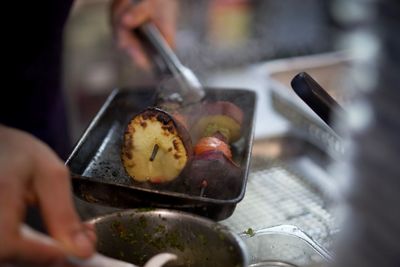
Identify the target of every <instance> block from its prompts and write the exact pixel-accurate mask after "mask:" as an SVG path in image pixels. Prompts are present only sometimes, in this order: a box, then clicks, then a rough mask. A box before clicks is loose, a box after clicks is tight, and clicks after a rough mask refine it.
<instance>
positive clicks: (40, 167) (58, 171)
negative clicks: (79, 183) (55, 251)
mask: <svg viewBox="0 0 400 267" xmlns="http://www.w3.org/2000/svg"><path fill="white" fill-rule="evenodd" d="M40 153H41V154H40V157H38V158H39V159H38V160H37V161H36V166H35V167H36V170H35V172H34V174H35V175H34V180H33V181H34V183H33V187H34V190H35V192H36V193H37V199H38V204H39V206H40V210H41V212H42V216H43V219H44V221H45V223H46V226H47V229H48V231H49V233H50V234H51V235H52V236H53V237H54V238H55V239H56V240H58V241H60V243H61V245H62V246H63V247H64V248H65V249H66V250H67V252H69V253H70V254H73V255H75V256H77V257H82V258H86V257H89V256H90V255H91V254H92V253H93V252H94V246H93V243H92V241H91V240H90V238H89V237H88V236H87V234H86V231H85V228H84V227H83V225H82V223H81V222H80V219H79V217H78V215H77V213H76V211H75V209H74V206H73V202H72V194H71V190H70V177H69V172H68V170H67V168H66V167H65V166H64V164H63V163H62V162H61V161H59V160H58V159H57V158H56V157H55V155H53V153H52V152H51V151H50V150H47V148H43V150H42V151H40Z"/></svg>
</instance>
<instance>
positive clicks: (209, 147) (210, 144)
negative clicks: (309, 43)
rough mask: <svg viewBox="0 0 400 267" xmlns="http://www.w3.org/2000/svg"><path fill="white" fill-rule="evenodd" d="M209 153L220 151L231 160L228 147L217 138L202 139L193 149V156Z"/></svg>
mask: <svg viewBox="0 0 400 267" xmlns="http://www.w3.org/2000/svg"><path fill="white" fill-rule="evenodd" d="M209 151H221V152H222V153H223V154H224V155H225V156H226V157H227V158H228V159H230V160H231V159H232V152H231V149H230V148H229V145H228V144H227V143H225V142H224V141H222V140H221V139H219V138H217V137H213V136H209V137H203V138H201V139H200V140H199V141H198V142H197V144H196V146H195V147H194V154H195V155H200V154H203V153H205V152H209Z"/></svg>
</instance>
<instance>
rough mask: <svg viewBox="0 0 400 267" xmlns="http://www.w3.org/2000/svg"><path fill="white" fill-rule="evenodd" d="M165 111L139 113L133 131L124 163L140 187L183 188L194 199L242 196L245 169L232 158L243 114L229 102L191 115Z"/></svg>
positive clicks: (128, 132)
mask: <svg viewBox="0 0 400 267" xmlns="http://www.w3.org/2000/svg"><path fill="white" fill-rule="evenodd" d="M162 107H163V109H160V108H148V109H146V110H145V111H143V112H141V113H139V114H137V115H136V116H135V117H134V118H133V119H132V120H131V121H130V123H129V125H128V127H127V130H126V132H125V136H124V143H123V149H122V162H123V165H124V167H125V170H126V171H127V173H128V174H129V176H131V177H132V178H133V179H134V180H135V181H137V182H146V181H148V182H151V183H153V184H154V183H156V184H168V182H173V183H181V184H182V185H184V186H186V189H187V192H188V193H190V194H192V195H199V196H206V197H213V198H219V199H221V198H229V197H232V196H235V195H237V193H238V191H239V190H240V188H241V180H240V177H241V168H240V167H239V166H238V165H237V164H236V163H235V162H234V160H233V159H232V158H233V155H232V151H231V149H230V144H232V143H233V142H235V141H237V140H238V139H239V138H240V136H241V131H242V129H241V125H242V122H243V112H242V110H241V109H240V108H239V107H237V106H236V105H234V104H233V103H231V102H227V101H216V102H213V103H210V102H208V103H201V104H199V105H198V106H197V107H194V108H191V109H190V110H185V111H182V110H181V109H180V107H179V106H175V105H164V106H162ZM164 109H166V110H168V111H165V110H164ZM189 129H190V131H189ZM193 141H195V143H194V144H195V146H194V147H192V142H193ZM178 177H180V179H176V178H178Z"/></svg>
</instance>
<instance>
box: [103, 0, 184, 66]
mask: <svg viewBox="0 0 400 267" xmlns="http://www.w3.org/2000/svg"><path fill="white" fill-rule="evenodd" d="M135 2H136V3H137V4H134V3H135ZM177 10H178V3H177V1H176V0H142V1H133V0H113V1H112V4H111V24H112V27H113V32H114V36H115V38H116V41H117V43H118V46H119V47H120V48H121V49H123V50H125V51H126V52H127V53H128V55H129V56H130V57H131V59H132V60H133V61H135V62H136V64H137V65H139V66H140V67H142V68H144V69H147V70H148V69H150V67H151V64H150V61H149V59H148V57H147V56H146V54H145V53H144V50H143V48H142V46H141V43H140V41H139V40H138V39H137V38H135V36H134V35H133V33H132V30H133V29H135V28H137V27H139V26H140V25H142V24H143V23H145V22H147V21H153V22H154V23H155V25H156V26H157V27H158V29H159V30H160V32H161V33H162V34H163V36H164V37H165V39H166V41H167V43H168V44H169V45H170V46H171V47H172V48H174V47H175V33H176V18H177Z"/></svg>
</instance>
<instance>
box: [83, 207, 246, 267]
mask: <svg viewBox="0 0 400 267" xmlns="http://www.w3.org/2000/svg"><path fill="white" fill-rule="evenodd" d="M89 222H91V223H94V224H95V226H96V233H97V237H98V242H97V251H99V252H100V253H102V254H104V255H107V256H110V257H113V258H117V259H120V260H123V261H127V262H131V263H134V264H136V265H143V264H144V263H145V262H146V261H147V260H148V259H149V258H151V257H152V256H153V255H155V254H157V253H160V252H171V253H174V254H176V255H177V256H178V260H177V261H174V262H171V263H169V264H167V266H190V267H204V266H208V267H213V266H216V267H226V266H232V267H233V266H234V267H239V266H243V267H244V266H248V253H247V250H246V247H245V245H244V243H243V241H242V240H241V238H240V237H239V236H237V235H236V234H234V233H232V232H230V231H229V230H228V229H227V228H226V227H225V226H223V225H220V224H218V223H216V222H214V221H211V220H209V219H205V218H203V217H200V216H197V215H193V214H189V213H185V212H180V211H172V210H163V209H154V210H143V209H142V210H140V209H138V210H126V211H122V212H115V213H111V214H108V215H105V216H100V217H97V218H94V219H92V220H90V221H89Z"/></svg>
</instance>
